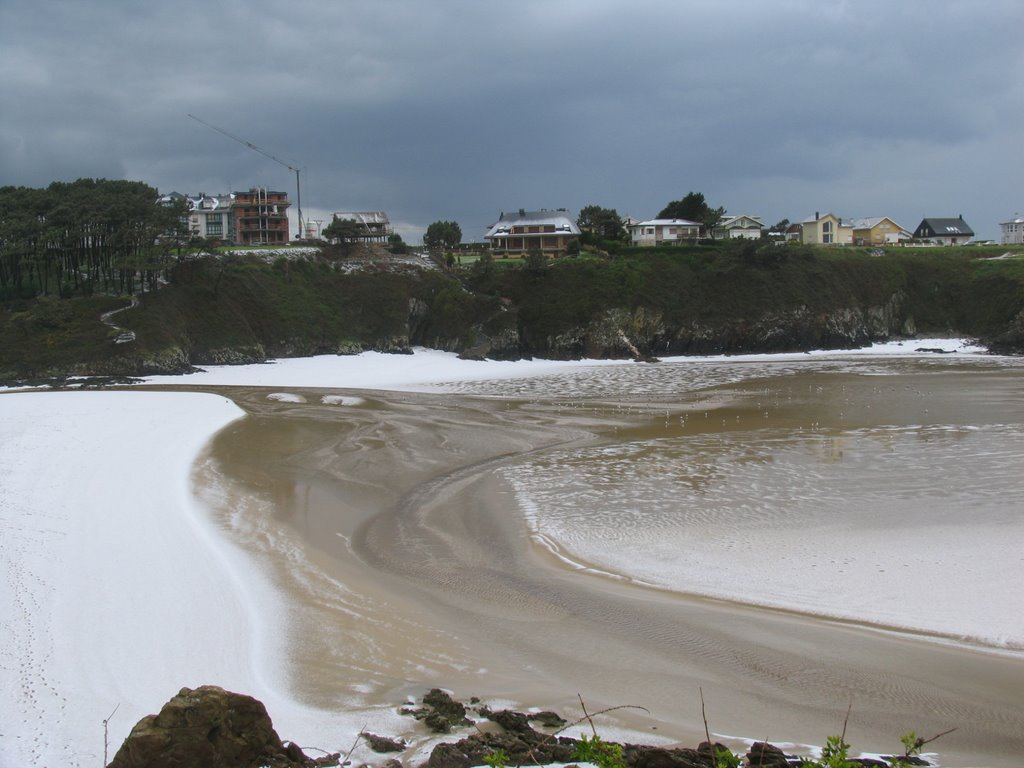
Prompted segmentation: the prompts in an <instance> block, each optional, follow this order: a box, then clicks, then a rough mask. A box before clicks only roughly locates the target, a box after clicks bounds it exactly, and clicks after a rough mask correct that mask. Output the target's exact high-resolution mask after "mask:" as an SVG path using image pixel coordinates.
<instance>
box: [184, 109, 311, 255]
mask: <svg viewBox="0 0 1024 768" xmlns="http://www.w3.org/2000/svg"><path fill="white" fill-rule="evenodd" d="M189 117H191V118H192V119H193V120H195V121H196V122H197V123H200V124H202V125H205V126H206V127H207V128H209V129H210V130H213V131H216V132H217V133H220V134H223V135H224V136H227V137H228V138H229V139H231V140H232V141H237V142H238V143H239V144H243V145H245V146H246V147H248V148H249V149H251V150H252V151H253V152H259V153H260V154H261V155H263V156H264V157H265V158H267V159H269V160H273V161H274V162H275V163H277V164H278V165H283V166H284V167H285V168H287V169H288V170H289V171H291V172H292V173H294V174H295V206H296V208H297V209H298V212H299V233H298V235H297V237H298V239H300V240H301V239H302V236H303V234H302V233H303V229H302V185H301V183H300V182H299V169H298V168H296V167H295V166H293V165H291V164H290V163H286V162H285V161H284V160H282V159H281V158H279V157H275V156H274V155H272V154H270V153H269V152H267V151H266V150H265V149H261V148H260V147H257V146H256V145H255V144H253V143H252V142H251V141H246V140H245V139H243V138H241V137H240V136H235V134H233V133H229V132H228V131H225V130H224V129H223V128H218V127H217V126H216V125H213V124H211V123H208V122H206V121H205V120H203V119H201V118H198V117H196V116H195V115H193V114H191V113H190V114H189Z"/></svg>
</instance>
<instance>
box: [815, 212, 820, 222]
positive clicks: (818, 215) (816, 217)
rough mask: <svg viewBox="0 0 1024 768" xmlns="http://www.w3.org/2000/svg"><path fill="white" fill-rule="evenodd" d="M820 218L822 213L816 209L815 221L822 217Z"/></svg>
mask: <svg viewBox="0 0 1024 768" xmlns="http://www.w3.org/2000/svg"><path fill="white" fill-rule="evenodd" d="M820 218H821V214H820V213H818V212H817V211H815V212H814V220H815V221H817V220H818V219H820Z"/></svg>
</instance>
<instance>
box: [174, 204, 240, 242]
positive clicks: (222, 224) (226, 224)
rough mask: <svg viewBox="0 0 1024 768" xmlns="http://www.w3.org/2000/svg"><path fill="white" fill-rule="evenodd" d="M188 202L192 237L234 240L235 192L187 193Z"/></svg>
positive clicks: (189, 228) (190, 234) (189, 229)
mask: <svg viewBox="0 0 1024 768" xmlns="http://www.w3.org/2000/svg"><path fill="white" fill-rule="evenodd" d="M185 200H186V201H187V203H188V231H189V236H190V237H196V238H203V239H206V238H210V239H211V240H224V241H226V242H234V239H235V215H234V213H233V212H232V205H233V204H234V201H235V196H234V195H233V194H227V195H204V194H202V193H200V194H198V195H196V196H194V197H193V196H191V195H186V196H185Z"/></svg>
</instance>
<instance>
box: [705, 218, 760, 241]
mask: <svg viewBox="0 0 1024 768" xmlns="http://www.w3.org/2000/svg"><path fill="white" fill-rule="evenodd" d="M763 229H764V222H763V221H761V217H760V216H747V215H746V214H741V215H739V216H723V217H722V218H721V219H720V220H719V222H718V224H716V225H715V229H714V231H713V232H712V237H714V238H715V239H716V240H730V239H733V238H737V237H742V238H746V239H748V240H758V239H759V238H760V237H761V231H762V230H763Z"/></svg>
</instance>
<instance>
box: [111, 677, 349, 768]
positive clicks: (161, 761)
mask: <svg viewBox="0 0 1024 768" xmlns="http://www.w3.org/2000/svg"><path fill="white" fill-rule="evenodd" d="M335 758H336V756H335ZM317 762H320V761H313V760H310V759H309V758H307V757H306V756H305V755H304V754H303V752H302V750H301V749H299V747H298V746H297V745H295V744H289V745H288V746H285V744H284V743H283V742H282V741H281V739H280V738H279V737H278V735H277V732H276V731H275V730H274V725H273V723H272V722H271V720H270V716H269V715H268V714H267V710H266V707H264V706H263V704H262V703H261V702H259V701H257V700H256V699H254V698H252V697H251V696H245V695H243V694H240V693H231V692H230V691H225V690H224V689H223V688H218V687H217V686H213V685H204V686H201V687H199V688H196V689H190V688H182V689H181V690H180V691H179V692H178V695H177V696H175V697H174V698H172V699H171V700H170V701H168V702H167V703H166V704H165V705H164V706H163V708H162V709H161V710H160V713H159V714H156V715H147V716H146V717H144V718H142V719H141V720H140V721H139V722H138V723H137V724H136V725H135V727H134V728H132V731H131V733H130V734H129V735H128V738H127V739H125V741H124V743H123V744H122V745H121V748H120V749H119V750H118V751H117V754H116V755H114V759H113V760H112V761H111V763H110V766H109V768H186V767H187V768H195V767H196V766H202V767H203V768H249V767H250V766H252V768H255V767H256V766H272V767H275V768H276V767H280V768H284V767H285V766H310V765H314V764H315V763H317ZM321 764H323V763H321ZM334 764H335V765H336V764H337V759H335V760H334Z"/></svg>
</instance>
